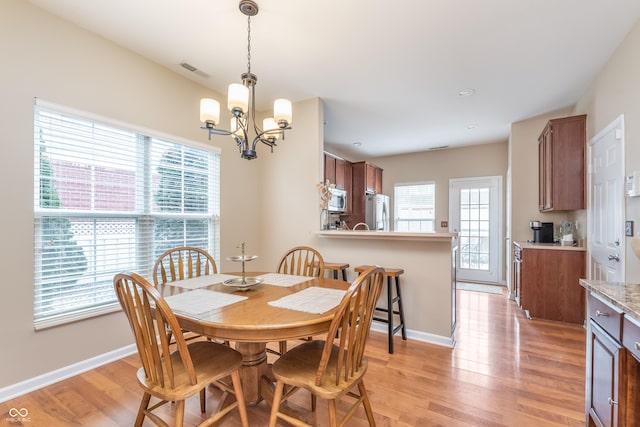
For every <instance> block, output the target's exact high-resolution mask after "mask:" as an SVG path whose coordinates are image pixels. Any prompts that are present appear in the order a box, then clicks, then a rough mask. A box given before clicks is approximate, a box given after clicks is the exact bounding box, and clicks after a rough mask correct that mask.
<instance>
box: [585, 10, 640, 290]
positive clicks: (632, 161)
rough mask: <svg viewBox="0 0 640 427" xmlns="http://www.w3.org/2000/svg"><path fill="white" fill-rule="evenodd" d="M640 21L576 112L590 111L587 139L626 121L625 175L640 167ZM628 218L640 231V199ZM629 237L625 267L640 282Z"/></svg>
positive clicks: (630, 201) (631, 202)
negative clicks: (622, 118) (610, 125)
mask: <svg viewBox="0 0 640 427" xmlns="http://www.w3.org/2000/svg"><path fill="white" fill-rule="evenodd" d="M638 52H640V21H639V22H638V23H636V25H635V26H634V27H633V28H632V29H631V31H630V32H629V34H628V35H627V36H626V38H625V40H624V41H623V42H622V43H621V44H620V46H619V47H618V49H617V50H616V51H615V52H614V54H613V55H612V57H611V59H610V60H609V61H608V63H607V64H606V66H605V67H604V68H603V69H602V71H601V72H600V74H599V75H598V77H597V78H596V80H595V82H594V83H593V84H592V85H591V87H590V89H589V91H588V92H587V93H586V94H585V95H584V96H583V97H582V99H580V101H579V102H578V103H577V105H576V109H575V111H576V113H580V114H582V113H586V114H587V141H589V140H590V139H591V138H593V137H594V136H595V135H597V134H598V132H600V131H601V130H603V129H604V128H605V127H606V126H607V125H609V124H610V123H611V122H613V121H614V120H615V119H616V118H617V117H618V116H620V115H622V114H624V121H625V123H624V124H625V151H626V153H625V175H631V174H632V173H633V171H637V170H640V55H639V54H638ZM625 203H626V206H625V209H626V219H627V220H631V221H634V222H635V224H634V228H635V230H636V235H638V232H637V230H640V222H639V221H640V198H638V197H634V198H627V199H626V201H625ZM630 245H631V238H630V237H627V238H626V256H625V261H626V263H625V270H626V280H627V281H628V282H634V283H635V282H638V281H640V260H638V258H637V257H636V256H635V255H634V254H633V252H632V251H631V247H630Z"/></svg>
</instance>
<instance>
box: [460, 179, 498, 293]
mask: <svg viewBox="0 0 640 427" xmlns="http://www.w3.org/2000/svg"><path fill="white" fill-rule="evenodd" d="M501 215H502V177H501V176H491V177H482V178H467V179H452V180H450V181H449V223H450V227H449V229H450V230H451V231H453V232H457V233H458V252H457V258H458V259H457V270H456V277H457V279H458V280H462V281H473V282H487V283H498V280H499V272H500V270H501V259H500V254H501V253H502V230H501V228H500V223H501V221H500V218H501Z"/></svg>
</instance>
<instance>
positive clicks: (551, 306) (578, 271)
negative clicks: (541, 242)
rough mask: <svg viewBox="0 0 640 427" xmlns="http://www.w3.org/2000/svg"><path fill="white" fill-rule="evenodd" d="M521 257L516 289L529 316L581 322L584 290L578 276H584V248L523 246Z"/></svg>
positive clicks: (583, 311)
mask: <svg viewBox="0 0 640 427" xmlns="http://www.w3.org/2000/svg"><path fill="white" fill-rule="evenodd" d="M520 261H521V262H520V263H519V266H517V267H519V270H518V273H519V282H518V283H516V286H517V287H519V288H516V289H519V295H518V298H519V301H520V306H521V307H522V309H523V310H525V311H526V312H527V315H528V317H530V318H536V319H545V320H554V321H558V322H565V323H575V324H580V325H582V324H583V323H584V319H585V316H584V313H585V294H584V290H583V289H582V288H581V287H580V279H581V278H583V277H585V268H586V257H585V252H584V251H582V250H575V249H561V248H559V247H558V248H556V249H541V248H539V247H534V248H531V247H528V246H524V247H522V251H521V257H520ZM514 267H516V266H514Z"/></svg>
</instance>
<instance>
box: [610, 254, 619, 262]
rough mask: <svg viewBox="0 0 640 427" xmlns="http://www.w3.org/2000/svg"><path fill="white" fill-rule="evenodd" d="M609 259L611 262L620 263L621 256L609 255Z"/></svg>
mask: <svg viewBox="0 0 640 427" xmlns="http://www.w3.org/2000/svg"><path fill="white" fill-rule="evenodd" d="M607 258H609V261H616V262H620V256H619V255H609V256H608V257H607Z"/></svg>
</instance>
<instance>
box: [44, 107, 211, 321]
mask: <svg viewBox="0 0 640 427" xmlns="http://www.w3.org/2000/svg"><path fill="white" fill-rule="evenodd" d="M70 111H71V110H68V109H66V108H64V107H59V106H55V105H52V104H48V103H45V102H43V101H41V100H37V101H36V105H35V109H34V171H35V175H34V185H35V188H34V194H35V197H34V236H35V252H34V253H35V260H34V263H35V268H34V283H35V301H34V323H35V327H36V329H42V328H46V327H49V326H54V325H57V324H61V323H66V322H70V321H74V320H78V319H82V318H86V317H91V316H94V315H98V314H103V313H106V312H110V311H114V310H116V309H119V305H118V302H117V298H116V296H115V293H114V291H113V276H114V275H115V274H116V273H118V272H122V271H133V272H136V273H139V274H141V275H143V276H145V277H148V278H151V269H152V267H153V263H154V261H155V259H156V258H157V257H158V255H160V254H161V253H162V252H164V251H165V250H167V249H169V248H172V247H175V246H196V247H199V248H202V249H205V250H207V251H209V252H210V253H211V254H212V255H213V256H214V258H216V259H218V253H219V238H218V236H219V212H220V209H219V163H220V159H219V153H218V152H212V151H209V150H204V149H200V148H194V147H193V146H189V145H187V144H185V143H184V142H177V141H172V140H171V138H163V137H156V136H152V135H150V134H149V133H150V132H148V131H143V132H140V131H138V130H136V129H133V128H131V127H130V126H125V125H122V124H114V123H115V122H112V123H110V122H109V121H108V120H104V119H102V118H96V117H95V116H92V115H90V114H85V113H78V112H75V111H73V112H70Z"/></svg>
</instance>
